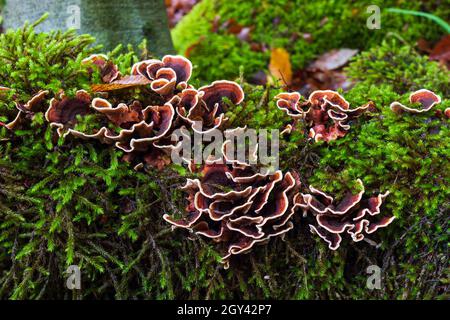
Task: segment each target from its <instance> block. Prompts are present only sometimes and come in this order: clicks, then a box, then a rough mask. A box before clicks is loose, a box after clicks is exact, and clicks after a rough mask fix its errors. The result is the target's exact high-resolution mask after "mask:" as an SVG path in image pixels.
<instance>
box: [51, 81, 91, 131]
mask: <svg viewBox="0 0 450 320" xmlns="http://www.w3.org/2000/svg"><path fill="white" fill-rule="evenodd" d="M91 100H92V98H91V96H90V94H89V93H87V92H86V91H85V90H78V91H77V92H76V94H75V97H72V98H71V97H68V96H66V94H65V93H64V92H62V93H60V95H59V98H52V99H51V100H50V106H49V108H48V109H47V111H46V112H45V119H46V120H47V121H48V122H50V126H52V127H56V128H57V131H58V135H59V136H63V135H64V129H65V128H66V127H67V126H73V125H74V124H75V122H76V117H77V116H78V115H81V116H83V115H86V114H88V113H89V111H90V110H89V105H90V104H91Z"/></svg>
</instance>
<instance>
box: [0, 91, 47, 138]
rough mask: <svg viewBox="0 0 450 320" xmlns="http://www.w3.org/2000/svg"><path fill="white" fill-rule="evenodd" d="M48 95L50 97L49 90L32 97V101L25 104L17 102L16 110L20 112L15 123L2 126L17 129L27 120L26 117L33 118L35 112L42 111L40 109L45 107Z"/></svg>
mask: <svg viewBox="0 0 450 320" xmlns="http://www.w3.org/2000/svg"><path fill="white" fill-rule="evenodd" d="M5 89H7V88H5ZM7 90H9V89H7ZM5 91H6V90H5ZM47 95H48V91H47V90H41V91H39V92H38V93H37V94H35V95H34V96H33V97H31V99H30V100H28V102H27V103H25V104H21V103H18V102H15V105H16V109H17V110H19V112H18V113H17V115H16V117H15V118H14V120H13V121H11V122H9V123H7V124H2V126H4V127H5V128H7V129H9V130H15V129H17V128H18V127H19V126H20V125H21V124H22V123H23V120H25V118H26V117H28V116H33V115H34V113H35V112H38V111H40V108H41V107H42V106H43V103H44V101H45V98H46V96H47Z"/></svg>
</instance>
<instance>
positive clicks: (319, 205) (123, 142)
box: [0, 55, 448, 267]
mask: <svg viewBox="0 0 450 320" xmlns="http://www.w3.org/2000/svg"><path fill="white" fill-rule="evenodd" d="M83 63H84V64H87V65H89V66H90V67H95V68H98V69H99V71H100V76H101V79H102V81H103V83H102V84H98V85H94V86H93V90H92V91H93V92H94V93H92V94H91V93H88V92H87V91H84V90H79V91H77V92H76V94H75V95H74V96H68V95H66V94H65V93H64V92H60V94H59V95H58V96H57V97H54V98H52V99H51V101H50V105H49V106H48V108H47V109H46V112H45V119H46V120H47V121H48V122H49V123H50V125H51V126H52V127H56V128H57V133H58V135H59V136H67V135H72V136H75V137H79V138H82V139H97V140H98V141H100V142H101V143H105V144H109V145H114V146H115V147H116V148H118V149H120V150H122V151H124V152H125V153H126V155H125V156H124V160H126V161H128V162H132V163H135V164H136V167H140V166H142V165H143V163H147V164H149V165H151V166H153V167H156V168H158V169H161V168H163V167H164V166H165V165H167V164H169V163H170V162H171V159H170V154H169V152H170V151H172V150H173V149H174V148H176V146H175V145H174V142H173V141H172V139H171V135H172V133H173V132H174V130H175V129H185V128H186V127H187V128H190V129H192V130H193V131H194V132H196V133H198V134H206V133H208V132H210V131H211V130H214V129H221V128H222V127H223V123H224V121H226V118H225V113H226V111H227V103H229V102H230V103H232V104H235V105H237V104H240V103H241V102H242V101H243V99H244V93H243V91H242V89H241V87H240V86H239V85H238V84H237V83H235V82H231V81H224V80H223V81H215V82H213V83H212V84H210V85H207V86H203V87H201V88H199V89H196V88H194V87H193V86H192V85H190V84H189V83H188V82H189V79H190V77H191V72H192V65H191V63H190V61H189V60H187V59H186V58H184V57H181V56H165V57H163V58H162V60H156V59H151V60H145V61H142V62H139V63H136V64H135V65H134V66H133V67H132V71H131V74H130V75H127V76H122V75H121V73H120V72H119V68H118V67H117V66H116V65H115V64H114V63H112V62H111V61H109V60H108V58H107V57H106V56H104V55H93V56H90V57H89V58H87V59H85V60H83ZM90 71H91V72H92V71H93V69H90ZM133 88H139V89H140V90H139V91H138V93H139V94H138V95H130V94H127V90H130V89H133ZM6 90H9V89H8V88H3V87H0V91H6ZM99 92H101V95H100V96H97V97H94V94H96V93H99ZM47 95H48V92H47V91H40V92H39V93H37V94H36V95H35V96H33V97H32V98H31V99H30V100H29V101H28V102H27V103H26V104H21V103H16V108H17V109H18V110H19V113H18V114H17V116H16V118H15V119H14V120H13V121H12V122H10V123H8V124H2V123H0V124H1V125H3V126H5V127H6V128H8V129H9V130H15V129H16V128H17V127H19V126H20V125H22V124H23V123H24V121H23V120H25V119H27V118H30V117H32V116H33V115H34V114H35V113H36V112H40V111H43V110H45V101H46V100H45V99H46V97H47ZM130 97H134V98H130ZM276 98H277V107H278V108H279V109H281V110H283V111H284V112H286V113H287V114H288V115H289V116H291V117H292V118H293V119H294V123H293V124H292V125H289V126H288V127H287V129H286V130H288V131H289V130H292V128H293V127H294V126H295V124H296V123H297V121H299V120H300V119H302V120H303V121H305V123H306V125H307V126H308V128H309V136H310V138H313V139H314V140H315V141H320V140H322V141H325V142H329V141H331V140H335V139H337V138H339V137H342V136H344V135H345V134H346V132H347V131H348V130H349V129H350V121H351V120H352V119H355V118H356V117H359V116H360V115H361V114H362V113H364V112H365V111H366V110H368V108H370V107H371V106H372V105H373V104H372V102H369V103H367V104H365V105H363V106H360V107H358V108H355V109H351V108H350V105H349V103H348V102H347V101H346V100H345V99H344V98H343V97H342V96H341V95H340V94H338V93H337V92H335V91H330V90H323V91H315V92H313V93H312V94H311V95H310V96H309V99H308V100H307V101H301V98H302V97H301V95H300V94H299V93H281V94H279V95H278V96H277V97H276ZM410 101H411V103H412V104H415V103H420V104H421V105H422V109H414V108H409V107H405V106H403V105H402V104H400V103H398V102H394V103H393V104H392V105H391V109H392V110H394V111H395V112H400V111H409V112H416V113H420V112H425V111H428V110H430V109H431V108H432V107H433V106H434V105H435V104H437V103H439V102H440V98H439V97H438V96H437V95H435V94H434V93H432V92H431V91H428V90H419V91H417V92H415V93H413V94H412V95H411V97H410ZM445 112H446V113H448V112H447V110H446V111H445ZM88 115H89V116H92V117H93V118H94V119H95V121H90V122H92V123H90V125H89V126H83V125H79V124H80V119H82V118H83V117H85V116H88ZM234 130H235V131H236V132H234V133H235V134H236V133H237V135H240V130H242V128H238V129H234ZM230 142H231V141H230V140H227V141H225V143H223V145H222V150H221V152H222V155H220V156H219V157H218V158H214V159H213V158H209V159H208V160H207V161H206V163H205V164H203V165H202V167H200V168H196V167H195V166H194V165H193V162H191V165H190V166H189V169H190V170H191V171H192V172H196V173H198V174H199V178H197V179H188V180H187V183H186V184H185V186H184V187H183V188H182V189H183V190H184V191H185V192H186V193H187V194H188V196H187V198H186V200H187V205H186V208H185V212H183V213H181V214H179V215H169V214H165V215H164V216H163V218H164V219H165V220H166V221H167V222H169V223H170V224H172V225H173V226H174V227H179V228H183V229H188V230H190V231H191V232H193V233H195V234H198V235H201V236H204V237H207V238H210V239H212V240H214V241H215V242H216V243H217V245H218V247H219V251H221V253H222V262H223V263H224V264H225V267H228V266H229V261H230V259H231V257H232V256H235V255H239V254H242V253H246V252H249V251H250V250H251V249H252V248H253V247H254V246H255V245H257V244H261V243H264V242H266V241H268V240H269V239H270V238H272V237H277V236H281V235H284V234H285V233H286V232H288V231H289V230H291V229H292V228H293V227H294V225H293V223H292V218H293V216H294V214H295V212H296V211H297V210H298V209H299V208H302V209H303V211H304V213H305V216H308V215H310V216H312V217H314V221H315V222H313V223H311V224H310V225H309V226H310V230H311V232H312V233H315V234H317V235H319V236H320V237H321V238H322V239H324V240H325V241H326V242H327V243H328V246H329V248H330V249H331V250H336V249H337V248H338V247H339V245H340V243H341V241H342V235H343V234H345V233H347V234H349V235H350V236H351V238H352V239H353V241H355V242H358V241H361V240H363V239H364V236H365V235H366V234H371V233H373V232H375V231H376V230H377V229H379V228H382V227H386V226H387V225H389V224H390V223H391V222H392V221H393V220H394V217H393V216H382V215H381V214H380V207H381V205H382V203H383V200H384V198H385V197H386V196H387V195H388V193H389V192H386V193H384V194H380V195H377V196H374V197H369V198H364V186H363V184H362V182H361V181H360V180H358V182H359V184H360V187H361V191H360V192H359V193H358V194H356V195H354V194H352V193H350V192H349V193H348V194H347V195H346V196H345V197H344V198H343V199H342V200H341V201H336V200H335V199H334V198H333V197H331V196H329V195H327V194H325V193H324V192H322V191H320V190H318V189H316V188H314V187H311V186H310V187H309V190H307V192H306V193H301V190H300V189H301V183H300V178H299V176H298V174H297V173H296V172H294V171H292V172H287V173H283V172H282V171H280V170H277V171H275V172H273V171H264V173H263V171H262V170H260V168H259V167H258V166H257V165H250V164H247V163H246V162H242V161H237V160H234V159H231V157H229V155H228V154H227V145H228V143H230ZM231 149H232V148H231ZM227 156H228V157H227ZM233 156H234V155H233ZM252 157H254V158H256V151H255V152H254V153H252ZM184 160H186V161H189V160H190V159H184ZM253 160H255V159H253ZM304 190H305V189H303V190H302V191H304Z"/></svg>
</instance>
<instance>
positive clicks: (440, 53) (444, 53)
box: [430, 35, 450, 65]
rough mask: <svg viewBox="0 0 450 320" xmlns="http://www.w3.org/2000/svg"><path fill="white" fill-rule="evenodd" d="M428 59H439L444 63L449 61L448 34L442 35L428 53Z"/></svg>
mask: <svg viewBox="0 0 450 320" xmlns="http://www.w3.org/2000/svg"><path fill="white" fill-rule="evenodd" d="M430 60H436V61H440V62H441V63H444V64H447V65H448V64H449V62H450V35H446V36H443V37H442V38H441V40H439V42H438V43H437V44H436V45H435V46H434V48H433V50H432V51H431V53H430Z"/></svg>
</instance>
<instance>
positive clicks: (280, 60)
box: [269, 48, 292, 86]
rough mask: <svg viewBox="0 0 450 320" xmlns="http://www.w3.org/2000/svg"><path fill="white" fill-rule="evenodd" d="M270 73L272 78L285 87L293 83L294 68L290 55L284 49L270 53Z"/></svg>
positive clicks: (277, 49)
mask: <svg viewBox="0 0 450 320" xmlns="http://www.w3.org/2000/svg"><path fill="white" fill-rule="evenodd" d="M269 71H270V73H271V74H272V76H273V77H274V78H275V79H276V80H278V81H279V82H281V83H282V84H284V85H286V86H287V85H289V84H290V83H291V81H292V66H291V61H290V56H289V53H288V52H287V51H286V50H285V49H283V48H274V49H272V50H271V52H270V64H269Z"/></svg>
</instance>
